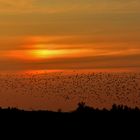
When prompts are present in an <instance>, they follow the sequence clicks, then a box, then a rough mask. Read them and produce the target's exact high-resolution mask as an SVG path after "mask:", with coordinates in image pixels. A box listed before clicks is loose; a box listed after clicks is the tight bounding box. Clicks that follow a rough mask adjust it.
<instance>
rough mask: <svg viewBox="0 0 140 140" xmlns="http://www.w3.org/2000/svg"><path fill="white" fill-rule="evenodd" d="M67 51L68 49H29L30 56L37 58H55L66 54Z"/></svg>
mask: <svg viewBox="0 0 140 140" xmlns="http://www.w3.org/2000/svg"><path fill="white" fill-rule="evenodd" d="M65 53H66V50H47V49H46V50H45V49H41V50H39V49H38V50H30V51H28V54H29V56H31V57H32V58H37V59H45V58H54V57H57V56H61V55H64V54H65Z"/></svg>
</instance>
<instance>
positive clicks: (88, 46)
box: [0, 0, 140, 70]
mask: <svg viewBox="0 0 140 140" xmlns="http://www.w3.org/2000/svg"><path fill="white" fill-rule="evenodd" d="M139 7H140V1H139V0H135V1H134V0H128V1H126V0H121V1H116V0H94V1H93V0H81V1H80V2H79V1H78V0H71V1H70V0H60V1H57V0H48V1H44V0H0V29H1V31H0V69H1V70H26V69H27V70H28V69H46V70H47V69H98V68H100V69H104V68H107V69H111V68H122V69H123V68H127V69H129V68H139V67H140V26H139V25H140V18H139V17H140V10H139Z"/></svg>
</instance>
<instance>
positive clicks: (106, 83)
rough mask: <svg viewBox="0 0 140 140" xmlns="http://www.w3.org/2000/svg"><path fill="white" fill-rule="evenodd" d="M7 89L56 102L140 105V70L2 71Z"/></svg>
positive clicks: (1, 86)
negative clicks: (13, 72)
mask: <svg viewBox="0 0 140 140" xmlns="http://www.w3.org/2000/svg"><path fill="white" fill-rule="evenodd" d="M6 93H8V94H12V93H14V94H17V95H19V96H21V95H22V96H25V97H27V98H29V97H32V98H38V99H39V98H45V99H46V101H49V100H50V101H52V100H55V104H56V106H58V105H57V101H60V102H65V103H68V104H77V103H78V102H81V101H83V102H86V103H87V104H89V105H91V106H94V107H98V108H103V107H105V108H109V107H111V106H112V104H123V105H127V106H131V107H136V106H137V107H140V73H134V72H133V73H131V72H127V73H124V72H122V73H115V72H114V73H109V72H83V73H80V72H78V71H72V72H52V73H47V72H46V73H42V74H37V73H24V74H5V75H3V74H1V75H0V94H5V96H6ZM0 96H1V95H0ZM3 96H4V95H3ZM3 96H2V97H3ZM11 96H12V95H11ZM46 108H47V107H46Z"/></svg>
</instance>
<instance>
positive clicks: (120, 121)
mask: <svg viewBox="0 0 140 140" xmlns="http://www.w3.org/2000/svg"><path fill="white" fill-rule="evenodd" d="M139 122H140V109H138V108H134V109H132V108H129V107H127V106H122V105H115V104H114V105H113V106H112V109H111V110H107V109H102V110H99V109H94V108H92V107H89V106H87V105H85V103H83V102H81V103H79V104H78V107H77V108H76V109H75V110H74V111H71V112H61V110H58V111H57V112H52V111H41V110H40V111H39V110H38V111H24V110H19V109H16V108H6V109H2V108H1V109H0V124H2V123H3V124H4V125H3V126H5V125H8V129H10V130H12V129H13V126H14V127H15V126H16V129H18V128H21V127H23V128H25V129H23V128H22V129H23V132H25V131H26V130H28V131H29V133H30V131H31V130H35V131H36V130H37V133H38V132H39V131H41V133H42V132H44V134H46V133H47V132H50V131H51V132H54V131H56V132H59V134H61V133H62V134H64V132H65V131H66V132H65V133H67V134H69V133H71V131H75V132H76V134H79V135H80V136H81V135H82V134H84V133H85V132H86V131H88V132H91V134H94V133H95V132H107V131H108V132H111V131H112V128H115V129H116V132H118V131H120V130H121V131H124V130H126V128H128V129H131V130H132V129H134V128H136V127H139V124H140V123H139ZM130 126H131V127H130ZM6 129H7V128H6ZM117 129H118V130H117ZM61 130H63V131H62V132H61ZM78 131H80V133H78ZM81 133H82V134H81ZM47 134H48V133H47ZM94 135H95V134H94ZM45 136H48V135H45ZM52 136H53V135H52ZM87 136H89V135H87ZM98 137H99V136H98Z"/></svg>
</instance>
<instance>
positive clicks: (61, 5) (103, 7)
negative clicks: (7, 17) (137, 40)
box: [0, 0, 140, 13]
mask: <svg viewBox="0 0 140 140" xmlns="http://www.w3.org/2000/svg"><path fill="white" fill-rule="evenodd" d="M139 7H140V1H139V0H127V1H126V0H121V1H120V0H117V1H116V0H81V1H80V2H79V0H59V1H58V0H0V12H9V13H10V12H13V13H18V12H20V13H30V12H31V13H32V12H41V13H42V12H43V13H62V12H72V13H74V12H89V13H90V12H96V13H103V12H107V13H108V12H117V13H122V12H126V13H127V12H139Z"/></svg>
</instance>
